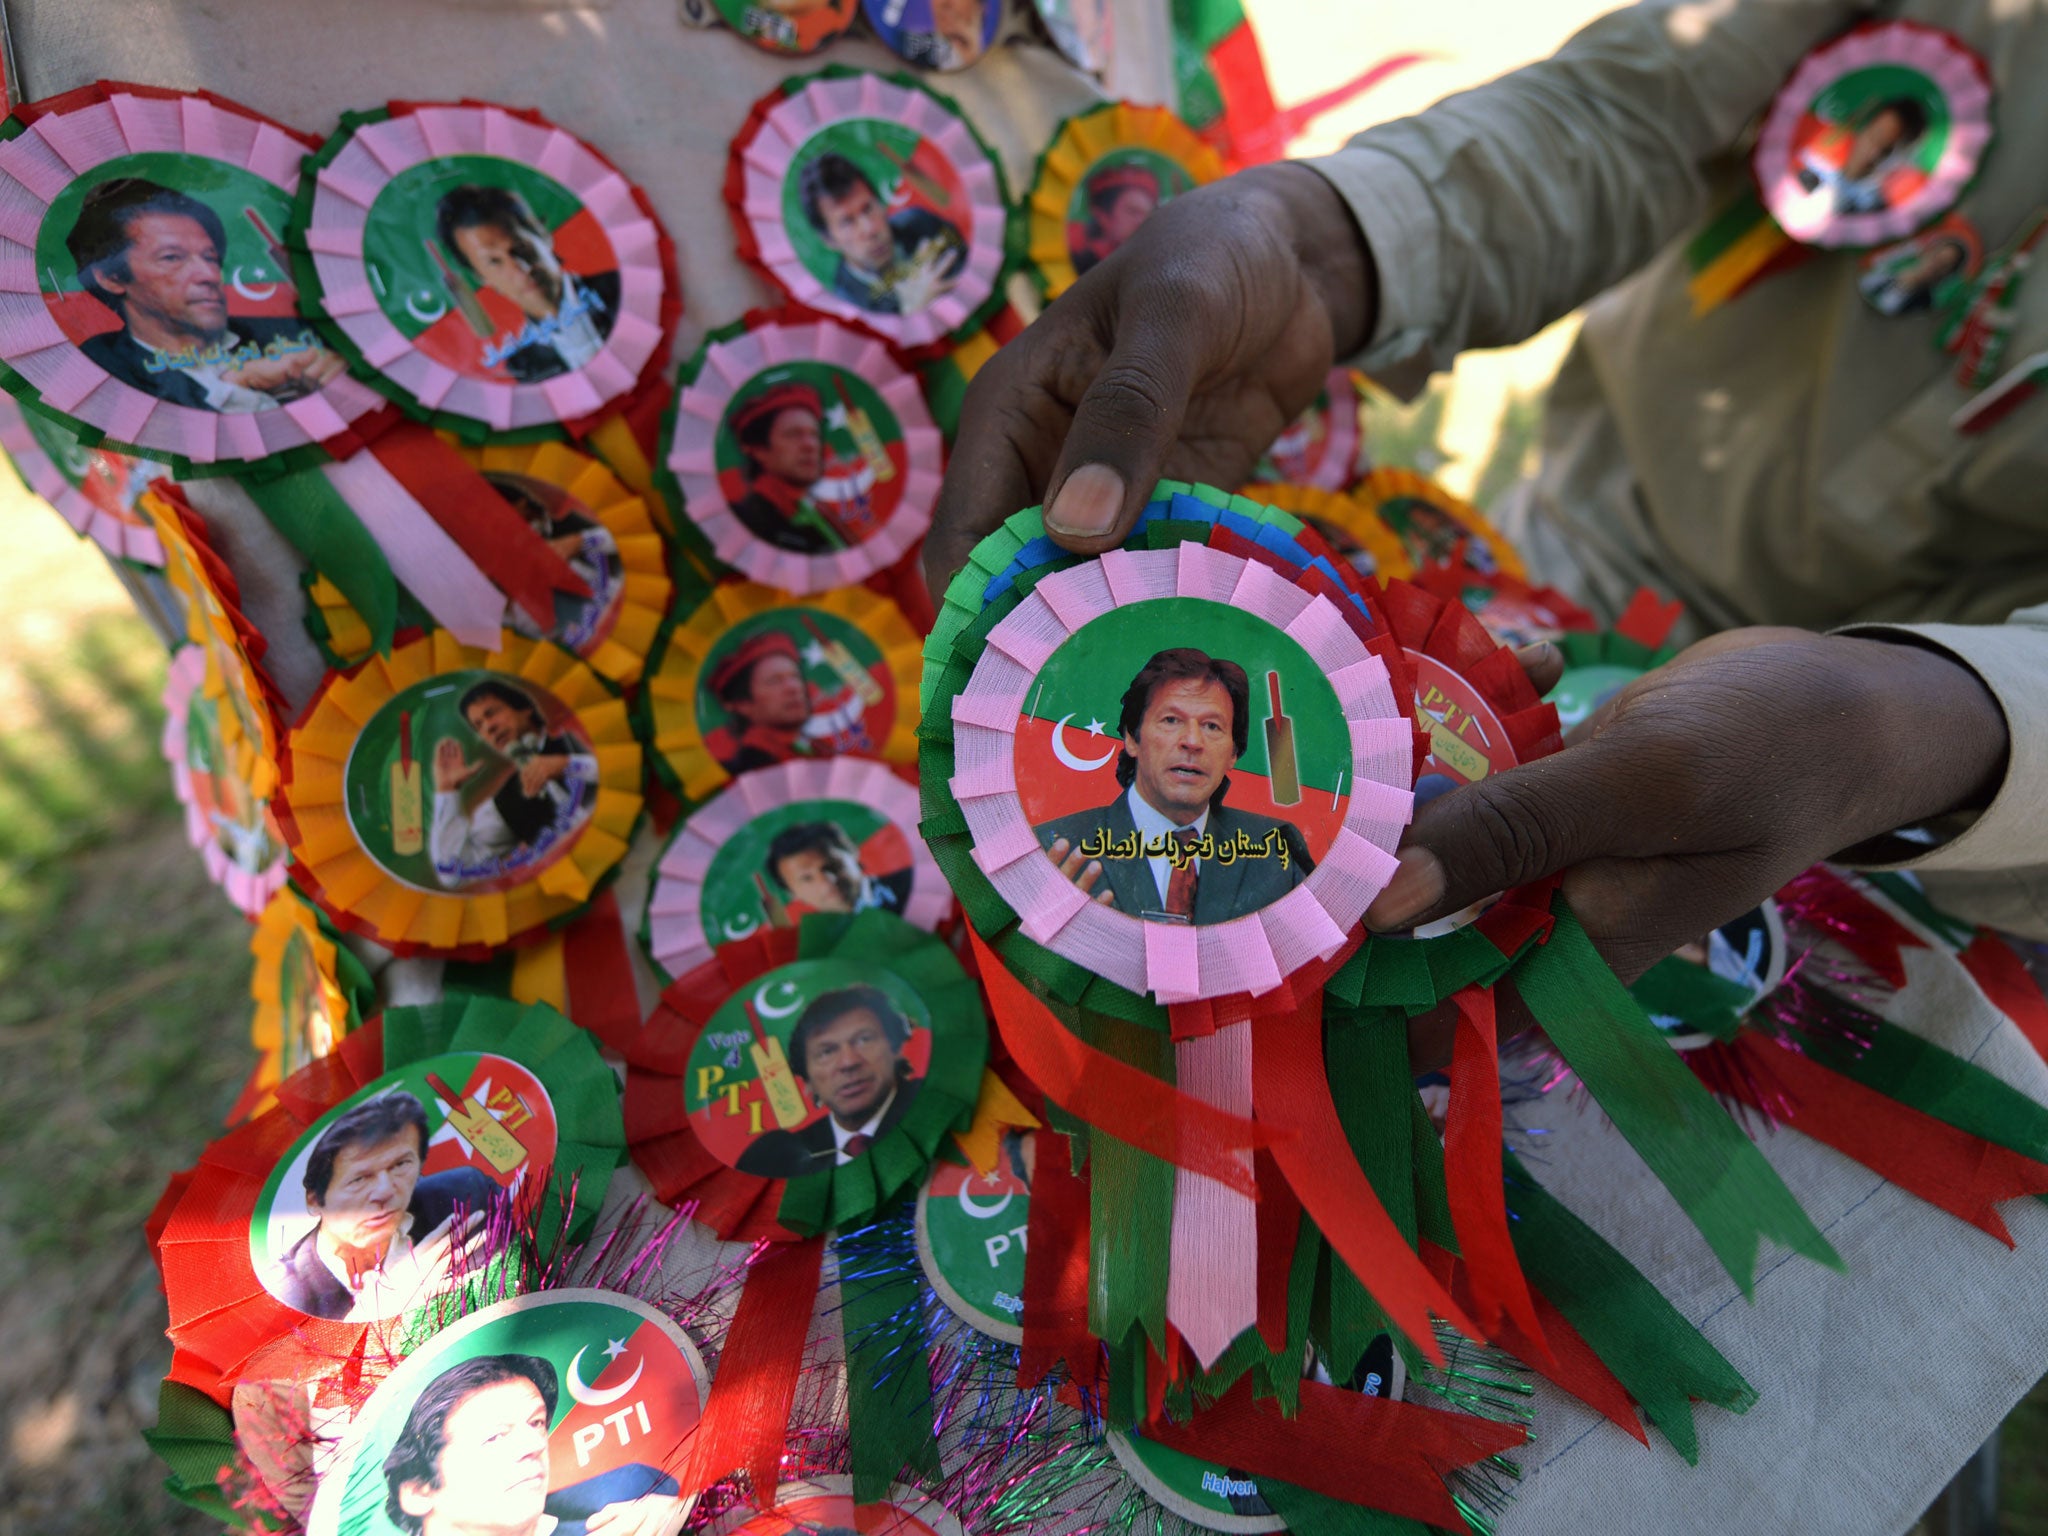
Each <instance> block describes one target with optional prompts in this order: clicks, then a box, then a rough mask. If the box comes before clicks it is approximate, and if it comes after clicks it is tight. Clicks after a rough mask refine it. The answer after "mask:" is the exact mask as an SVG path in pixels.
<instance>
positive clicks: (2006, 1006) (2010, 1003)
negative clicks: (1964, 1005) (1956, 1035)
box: [1961, 929, 2048, 1060]
mask: <svg viewBox="0 0 2048 1536" xmlns="http://www.w3.org/2000/svg"><path fill="white" fill-rule="evenodd" d="M1961 959H1962V962H1963V969H1964V970H1966V971H1968V972H1969V973H1970V979H1971V980H1972V981H1974V982H1976V983H1977V988H1978V990H1979V991H1981V992H1982V993H1983V994H1984V996H1985V998H1986V999H1987V1000H1989V1002H1990V1004H1991V1006H1992V1007H1994V1008H1996V1009H1997V1010H1998V1011H1999V1012H2000V1013H2002V1014H2004V1015H2005V1016H2006V1017H2007V1018H2008V1019H2011V1020H2012V1021H2013V1023H2015V1024H2017V1025H2018V1026H2019V1029H2020V1033H2021V1034H2023V1035H2025V1036H2026V1037H2027V1040H2028V1041H2029V1042H2030V1043H2031V1044H2032V1045H2033V1047H2034V1049H2035V1050H2036V1051H2038V1052H2040V1053H2041V1056H2042V1058H2043V1059H2044V1060H2048V998H2044V997H2042V995H2041V985H2040V983H2039V982H2037V981H2035V980H2034V973H2033V972H2032V971H2030V970H2028V969H2027V967H2026V962H2025V961H2023V960H2021V959H2020V957H2019V956H2018V955H2016V954H2014V953H2013V952H2012V946H2011V945H2009V944H2007V943H2006V942H2005V940H2003V939H2001V938H2000V937H1999V936H1998V935H1997V934H1995V933H1992V932H1990V931H1989V930H1988V929H1987V930H1985V931H1984V932H1982V933H1979V934H1978V935H1977V937H1976V938H1974V939H1972V940H1971V941H1970V947H1969V948H1968V949H1966V950H1964V951H1963V953H1962V956H1961Z"/></svg>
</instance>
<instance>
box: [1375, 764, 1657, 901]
mask: <svg viewBox="0 0 2048 1536" xmlns="http://www.w3.org/2000/svg"><path fill="white" fill-rule="evenodd" d="M1606 757H1607V754H1606V753H1604V752H1602V751H1600V750H1599V748H1598V745H1597V744H1596V743H1592V742H1588V743H1586V744H1585V745H1583V746H1579V747H1571V748H1567V749H1566V750H1565V751H1563V752H1559V753H1556V754H1555V755H1553V756H1550V757H1546V758H1541V759H1539V760H1538V761H1536V762H1533V763H1525V764H1523V765H1522V766H1521V767H1519V768H1511V769H1509V770H1508V771H1507V772H1505V773H1501V774H1496V775H1493V776H1492V777H1489V778H1485V779H1481V780H1480V781H1479V782H1478V783H1476V784H1467V785H1463V786H1461V787H1459V788H1457V789H1454V790H1451V791H1450V792H1449V793H1447V794H1444V795H1440V796H1439V797H1438V798H1436V799H1435V800H1432V801H1430V802H1429V803H1428V804H1427V805H1425V806H1423V807H1421V808H1420V809H1419V810H1418V811H1417V812H1416V816H1415V822H1414V825H1412V826H1411V827H1410V828H1409V829H1408V835H1407V837H1405V838H1404V839H1403V840H1402V847H1401V854H1400V868H1399V869H1398V870H1397V871H1396V872H1395V874H1394V878H1393V879H1392V880H1391V881H1390V882H1388V885H1387V888H1386V889H1385V890H1384V891H1382V892H1380V894H1379V896H1378V898H1377V899H1375V900H1374V902H1373V904H1372V905H1371V906H1370V907H1369V908H1367V909H1366V914H1365V922H1366V926H1367V927H1368V928H1371V929H1373V930H1375V931H1377V932H1385V931H1387V930H1389V929H1401V928H1413V927H1415V926H1417V925H1418V924H1422V923H1428V922H1434V921H1435V920H1436V919H1437V918H1439V917H1444V916H1447V915H1449V914H1450V913H1453V912H1459V911H1462V910H1464V909H1465V908H1466V907H1469V906H1470V905H1472V903H1473V902H1475V901H1481V900H1484V899H1485V898H1486V897H1488V896H1492V895H1494V894H1496V893H1498V892H1500V891H1505V890H1509V889H1511V888H1512V887H1514V886H1517V885H1526V884H1527V883H1529V882H1530V881H1532V880H1541V879H1544V878H1545V877H1546V876H1549V875H1554V874H1556V873H1557V872H1558V871H1560V870H1563V869H1569V868H1570V867H1571V866H1572V865H1574V864H1578V863H1581V862H1583V861H1584V860H1586V859H1589V858H1597V857H1599V856H1601V855H1603V854H1608V853H1614V852H1618V851H1619V850H1618V848H1616V847H1613V846H1610V833H1611V832H1613V831H1614V830H1615V828H1614V827H1613V826H1612V817H1611V816H1608V817H1605V818H1603V817H1602V816H1599V815H1596V814H1593V813H1594V811H1595V810H1596V809H1597V808H1598V807H1601V806H1607V807H1609V808H1610V809H1611V807H1612V806H1613V805H1614V804H1615V801H1614V800H1613V798H1612V797H1611V795H1610V793H1609V792H1608V788H1607V786H1606V783H1605V780H1606V773H1605V771H1604V767H1603V764H1604V761H1605V759H1606Z"/></svg>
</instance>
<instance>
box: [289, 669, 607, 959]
mask: <svg viewBox="0 0 2048 1536" xmlns="http://www.w3.org/2000/svg"><path fill="white" fill-rule="evenodd" d="M287 753H288V758H287V762H286V766H285V788H284V792H283V795H282V796H281V806H280V821H281V823H282V824H283V826H284V829H285V835H286V837H287V839H288V840H289V841H290V843H291V846H292V849H293V852H294V855H295V856H296V858H297V860H298V862H299V865H300V867H301V872H302V875H303V883H304V884H305V885H306V886H307V888H308V889H309V890H310V891H311V893H312V894H313V895H314V896H315V898H316V899H317V900H319V901H320V902H321V904H322V906H323V907H325V908H326V909H327V910H328V911H329V912H330V913H332V914H333V915H334V917H335V918H336V920H337V921H339V922H341V923H343V924H345V925H346V926H349V927H352V928H355V929H356V930H357V931H359V932H362V933H363V934H365V935H366V936H368V937H370V938H374V939H376V940H377V941H378V942H379V943H382V944H384V945H386V946H387V947H400V948H404V949H407V950H413V949H430V950H437V951H474V950H481V949H486V948H489V947H494V946H497V945H501V944H504V943H506V942H507V941H508V940H510V939H515V938H517V937H519V936H521V935H523V934H526V933H530V932H532V931H533V930H535V929H537V928H540V927H542V926H544V925H546V924H547V923H549V922H551V921H554V920H555V919H558V918H561V917H565V916H567V915H568V914H569V913H571V912H573V911H575V910H576V909H577V908H578V907H579V906H580V905H581V904H582V903H583V902H584V901H585V900H587V899H588V897H589V895H590V893H591V891H592V890H593V888H594V886H595V883H596V882H597V880H599V879H600V878H602V877H603V875H604V874H605V873H606V872H607V871H609V870H610V869H611V867H612V866H613V865H614V864H615V863H616V862H617V861H618V860H619V858H620V857H621V856H622V855H623V854H624V853H625V849H626V838H627V837H628V835H630V833H631V831H632V827H633V823H634V822H635V820H636V819H637V817H638V815H639V811H640V793H639V791H640V749H639V746H638V745H637V744H636V743H635V742H634V740H633V737H632V730H631V727H630V725H629V724H628V722H627V719H626V708H625V705H624V704H623V703H622V702H621V701H620V700H618V699H616V698H615V697H613V696H612V694H611V693H610V692H609V691H608V690H607V689H606V688H605V686H604V684H603V683H601V682H599V681H598V679H597V678H596V676H595V675H594V674H593V673H592V672H591V671H590V669H589V668H588V667H586V666H584V665H583V664H582V663H581V662H579V661H577V660H576V659H575V658H574V657H572V656H570V655H568V654H567V653H566V652H564V651H561V650H559V649H557V648H556V647H555V646H553V645H551V644H549V643H547V642H546V641H527V640H520V639H517V638H515V637H511V636H508V637H506V643H505V646H504V648H503V649H502V650H500V651H498V652H495V653H489V654H487V653H484V652H481V651H476V650H471V649H469V648H467V647H464V646H462V645H460V644H458V643H457V642H456V641H455V640H454V639H453V637H451V636H449V635H447V634H445V633H442V632H436V633H434V634H432V635H428V636H424V637H422V638H420V639H417V640H412V641H408V642H407V643H405V644H403V645H400V646H398V647H397V648H396V649H395V650H394V651H393V652H392V654H391V656H389V657H388V658H387V657H373V658H372V659H371V660H370V661H368V662H365V663H364V664H363V665H362V666H360V667H358V668H356V669H355V670H354V671H352V672H348V673H344V674H340V675H335V674H330V675H329V678H328V681H327V683H326V685H325V686H324V687H323V688H322V689H321V691H320V692H319V694H318V695H316V696H315V698H314V700H313V703H312V704H311V705H310V706H309V708H308V710H307V712H306V715H305V717H304V720H303V722H302V723H301V724H300V725H299V726H298V727H297V729H295V730H294V731H293V732H292V735H291V739H290V741H289V743H288V745H287Z"/></svg>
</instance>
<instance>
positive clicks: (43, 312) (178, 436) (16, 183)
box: [0, 83, 383, 473]
mask: <svg viewBox="0 0 2048 1536" xmlns="http://www.w3.org/2000/svg"><path fill="white" fill-rule="evenodd" d="M8 129H9V130H10V131H12V132H13V137H11V138H9V139H7V140H6V142H4V143H0V362H4V363H5V364H6V366H7V368H8V369H9V370H11V372H12V373H13V374H15V375H18V379H15V380H11V381H10V383H9V388H10V389H12V390H13V391H14V392H15V393H18V394H25V395H33V396H34V397H35V398H36V399H38V400H39V401H40V402H41V404H42V405H43V406H44V407H45V408H46V409H48V410H50V411H53V412H55V413H57V414H59V415H61V416H64V417H66V418H69V419H70V420H71V421H72V422H75V423H77V424H78V425H79V426H80V427H82V428H83V429H85V431H86V432H87V433H88V434H92V435H96V436H97V437H99V438H103V439H105V440H106V441H107V442H108V443H109V444H112V445H118V446H119V447H121V448H124V449H127V448H132V449H133V450H135V451H137V452H140V453H144V454H147V455H149V456H150V457H153V458H161V459H169V460H171V461H172V462H173V463H177V464H180V465H182V466H184V468H183V469H181V471H180V473H186V472H193V473H197V472H200V471H202V470H203V469H204V468H206V467H209V466H217V467H218V468H220V469H236V468H240V467H242V466H245V465H250V464H254V463H255V462H257V461H258V460H262V459H268V458H272V457H273V456H276V455H281V454H289V453H293V452H295V451H298V450H302V449H307V448H311V447H314V446H316V445H334V444H336V443H337V442H347V441H350V439H351V433H350V429H351V427H352V426H353V425H354V424H355V423H356V422H358V421H360V420H361V419H362V418H363V417H365V416H368V415H370V414H371V413H373V412H375V411H376V410H378V409H379V408H380V407H381V406H382V404H383V402H382V401H381V400H379V399H378V397H377V395H376V393H375V391H373V390H371V389H369V388H367V387H366V386H364V385H362V384H360V383H358V382H357V381H355V380H354V379H351V378H348V377H345V376H344V377H341V378H337V379H335V380H334V381H333V382H332V383H330V384H328V385H326V386H324V387H323V388H321V389H320V390H318V391H316V392H315V393H313V394H310V395H307V396H305V397H304V398H303V399H299V400H293V401H291V402H289V403H287V404H285V405H283V406H282V407H281V408H279V409H277V410H267V411H244V412H215V411H209V410H200V409H196V408H194V407H191V406H183V405H173V404H171V403H170V402H169V401H166V400H160V399H158V398H156V397H155V396H154V395H150V394H147V393H145V392H144V391H142V390H140V389H137V388H136V387H134V386H133V385H131V384H127V383H124V382H122V381H120V380H118V379H115V378H114V377H113V376H112V375H110V374H109V373H108V372H107V371H106V370H105V369H104V368H102V367H100V365H99V364H97V363H95V362H93V361H92V359H90V358H89V357H87V356H86V355H85V353H84V352H83V351H82V350H80V347H79V344H78V343H77V342H76V341H74V340H73V339H72V338H71V337H70V336H69V335H67V334H66V332H65V330H64V329H63V327H62V326H60V325H59V324H58V322H57V318H56V316H55V315H54V314H53V313H52V312H51V309H50V306H49V303H48V302H47V301H46V299H45V298H44V294H43V290H42V283H43V281H44V278H43V275H42V273H41V271H40V268H39V264H38V261H37V258H36V249H37V239H38V236H39V235H40V234H41V232H42V226H43V222H44V218H45V216H46V215H47V214H48V213H49V212H50V209H51V206H52V204H53V203H55V202H56V201H57V200H58V199H59V197H60V196H62V194H63V193H64V192H65V191H66V190H67V189H68V188H70V187H71V186H72V185H73V183H75V182H77V181H78V180H79V179H80V178H82V177H86V176H88V175H89V174H90V173H91V172H93V171H94V170H95V169H96V168H98V167H100V166H103V165H106V164H107V163H108V162H109V161H114V160H120V159H123V158H126V157H128V156H130V155H138V154H155V155H185V156H190V157H193V158H194V159H197V160H201V161H217V162H219V163H221V164H223V165H226V166H229V167H232V168H234V169H235V170H238V171H245V172H248V173H250V174H252V175H254V176H256V177H258V178H259V179H261V180H262V181H265V182H268V183H269V184H270V185H272V186H273V187H276V188H277V189H278V190H279V192H281V193H282V194H284V196H285V197H287V198H289V197H291V196H292V195H293V194H294V193H295V192H296V191H297V189H298V185H299V162H300V161H301V160H302V159H303V158H304V156H305V154H306V151H307V150H308V149H309V148H310V147H311V142H312V141H310V140H307V139H303V138H301V137H300V136H299V135H297V134H295V133H293V132H291V131H290V130H289V129H287V128H284V127H283V126H281V125H280V124H277V123H273V122H271V121H269V120H268V119H266V118H263V117H260V116H258V115H257V114H256V113H254V112H251V111H249V110H248V109H247V108H245V107H240V106H236V105H235V104H234V103H232V102H229V101H225V100H223V99H221V98H220V97H217V96H213V95H210V94H207V93H204V92H183V91H165V90H157V89H154V88H151V87H148V86H130V85H116V84H111V83H107V84H100V85H94V86H88V87H85V88H84V89H82V90H78V91H73V92H71V93H69V94H67V95H64V96H60V97H55V98H52V99H51V100H49V101H45V102H40V103H37V104H35V105H33V106H30V107H25V108H19V109H17V111H16V113H15V115H14V116H13V117H12V118H11V119H10V120H9V123H8Z"/></svg>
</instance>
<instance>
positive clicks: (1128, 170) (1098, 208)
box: [1074, 161, 1160, 277]
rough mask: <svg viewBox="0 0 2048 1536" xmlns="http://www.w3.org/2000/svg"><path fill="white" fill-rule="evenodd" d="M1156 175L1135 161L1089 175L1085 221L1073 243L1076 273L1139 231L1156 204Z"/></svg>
mask: <svg viewBox="0 0 2048 1536" xmlns="http://www.w3.org/2000/svg"><path fill="white" fill-rule="evenodd" d="M1159 202H1160V198H1159V177H1158V175H1157V174H1156V173H1154V172H1153V171H1152V170H1151V169H1150V168H1149V167H1146V166H1143V165H1139V164H1137V163H1136V162H1135V161H1132V162H1127V163H1125V164H1123V165H1111V166H1105V167H1104V168H1103V169H1102V170H1099V171H1097V172H1096V173H1095V174H1094V175H1093V176H1090V177H1089V178H1088V221H1087V223H1086V224H1084V225H1082V226H1081V237H1080V239H1078V240H1077V241H1076V242H1075V243H1074V275H1075V276H1076V277H1079V276H1080V275H1081V274H1082V273H1083V272H1086V271H1087V270H1088V269H1089V268H1090V267H1092V266H1094V265H1095V264H1096V263H1097V262H1098V261H1100V260H1102V259H1103V257H1105V256H1107V255H1108V254H1109V253H1110V252H1111V251H1113V250H1115V249H1116V248H1117V247H1118V246H1120V245H1122V244H1123V243H1124V242H1125V241H1126V240H1128V239H1130V238H1131V236H1132V235H1135V234H1136V233H1137V232H1138V226H1139V225H1140V224H1142V223H1144V222H1145V221H1146V220H1147V219H1149V218H1150V217H1152V210H1153V209H1155V208H1157V207H1158V206H1159Z"/></svg>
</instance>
